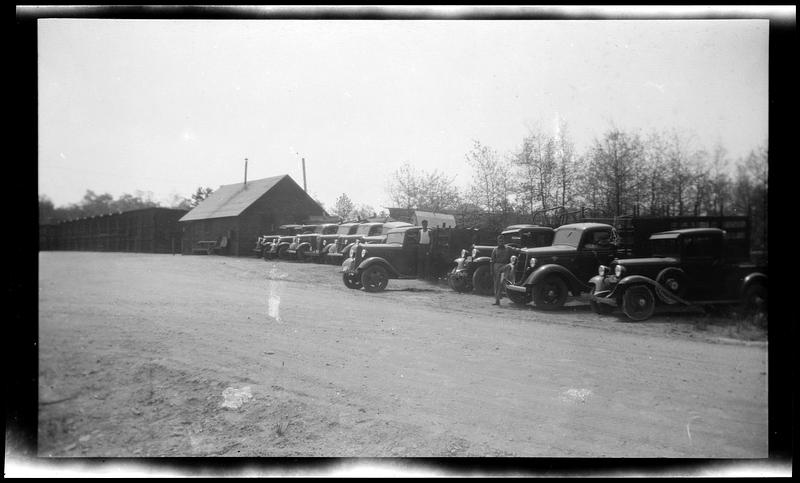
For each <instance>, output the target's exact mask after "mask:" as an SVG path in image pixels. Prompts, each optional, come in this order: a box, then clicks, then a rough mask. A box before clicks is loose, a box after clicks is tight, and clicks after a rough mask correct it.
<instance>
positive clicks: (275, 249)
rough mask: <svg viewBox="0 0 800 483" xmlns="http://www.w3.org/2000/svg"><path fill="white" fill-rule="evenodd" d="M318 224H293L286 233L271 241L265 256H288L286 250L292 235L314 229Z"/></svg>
mask: <svg viewBox="0 0 800 483" xmlns="http://www.w3.org/2000/svg"><path fill="white" fill-rule="evenodd" d="M318 226H319V225H299V226H298V225H295V226H294V227H293V228H292V229H290V230H287V231H286V234H284V235H281V236H280V237H278V238H277V239H275V240H273V241H272V246H271V247H270V249H269V253H268V254H267V255H266V256H265V258H267V257H269V258H279V259H281V260H285V259H287V258H289V257H288V256H287V255H286V250H288V249H289V245H291V244H292V242H293V241H294V237H295V236H297V235H299V234H302V233H308V232H310V231H314V230H315V229H316V228H317V227H318Z"/></svg>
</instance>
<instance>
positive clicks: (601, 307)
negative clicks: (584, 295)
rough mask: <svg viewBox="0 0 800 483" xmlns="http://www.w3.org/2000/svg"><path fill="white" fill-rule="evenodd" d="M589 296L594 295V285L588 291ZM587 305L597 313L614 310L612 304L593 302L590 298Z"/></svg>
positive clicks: (605, 313) (606, 312) (607, 312)
mask: <svg viewBox="0 0 800 483" xmlns="http://www.w3.org/2000/svg"><path fill="white" fill-rule="evenodd" d="M589 297H594V287H592V290H591V291H590V292H589ZM589 306H590V307H592V310H594V313H596V314H599V315H608V314H610V313H611V312H613V311H614V307H613V306H611V305H606V304H601V303H599V302H595V301H594V300H592V299H591V298H590V299H589Z"/></svg>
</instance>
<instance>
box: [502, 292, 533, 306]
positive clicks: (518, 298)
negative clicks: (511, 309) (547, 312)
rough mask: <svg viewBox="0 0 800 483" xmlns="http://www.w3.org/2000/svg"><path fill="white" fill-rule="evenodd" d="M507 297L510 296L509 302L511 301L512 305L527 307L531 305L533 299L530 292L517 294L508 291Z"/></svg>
mask: <svg viewBox="0 0 800 483" xmlns="http://www.w3.org/2000/svg"><path fill="white" fill-rule="evenodd" d="M506 295H507V296H508V300H510V301H511V303H513V304H516V305H527V304H529V303H531V299H532V297H531V294H529V293H528V292H525V293H520V292H515V291H513V290H506Z"/></svg>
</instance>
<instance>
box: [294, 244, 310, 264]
mask: <svg viewBox="0 0 800 483" xmlns="http://www.w3.org/2000/svg"><path fill="white" fill-rule="evenodd" d="M295 256H296V257H297V260H299V261H301V262H303V263H305V262H308V261H310V260H309V258H308V257H307V256H306V247H297V252H295Z"/></svg>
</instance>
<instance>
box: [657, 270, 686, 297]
mask: <svg viewBox="0 0 800 483" xmlns="http://www.w3.org/2000/svg"><path fill="white" fill-rule="evenodd" d="M656 282H658V283H659V284H660V285H661V286H663V287H665V288H666V289H667V291H668V292H669V293H670V294H672V295H675V296H677V297H679V298H683V297H684V296H685V295H686V290H687V289H688V287H689V283H688V282H689V281H688V280H687V278H686V274H685V273H683V272H682V271H681V270H678V269H676V268H666V269H664V270H662V271H661V273H659V274H658V277H656ZM665 302H666V303H668V304H676V303H678V301H677V300H674V299H670V298H667V300H665Z"/></svg>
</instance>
